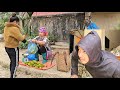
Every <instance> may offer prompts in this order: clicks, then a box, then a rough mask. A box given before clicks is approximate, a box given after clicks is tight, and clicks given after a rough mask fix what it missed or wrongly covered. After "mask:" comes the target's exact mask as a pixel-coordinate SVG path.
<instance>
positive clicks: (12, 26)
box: [4, 14, 26, 78]
mask: <svg viewBox="0 0 120 90" xmlns="http://www.w3.org/2000/svg"><path fill="white" fill-rule="evenodd" d="M25 38H26V35H22V34H21V32H20V26H19V18H18V17H17V16H16V14H13V15H12V17H10V19H9V22H7V23H6V24H5V28H4V42H5V50H6V52H7V54H8V56H9V58H10V74H11V75H10V78H14V77H15V73H16V69H17V67H18V63H19V48H18V46H19V42H20V41H23V42H25V41H26V40H25Z"/></svg>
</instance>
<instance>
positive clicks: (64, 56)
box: [56, 51, 71, 72]
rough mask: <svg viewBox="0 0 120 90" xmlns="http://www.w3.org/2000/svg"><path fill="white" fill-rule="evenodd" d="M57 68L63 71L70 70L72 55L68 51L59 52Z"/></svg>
mask: <svg viewBox="0 0 120 90" xmlns="http://www.w3.org/2000/svg"><path fill="white" fill-rule="evenodd" d="M56 63H57V70H58V71H62V72H68V71H70V64H71V62H70V55H69V53H68V51H61V52H58V54H57V56H56Z"/></svg>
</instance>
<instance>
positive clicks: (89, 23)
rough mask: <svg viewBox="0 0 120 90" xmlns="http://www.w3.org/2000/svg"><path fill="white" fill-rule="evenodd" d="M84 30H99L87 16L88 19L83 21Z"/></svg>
mask: <svg viewBox="0 0 120 90" xmlns="http://www.w3.org/2000/svg"><path fill="white" fill-rule="evenodd" d="M84 25H85V29H100V28H99V27H98V26H97V25H96V23H94V22H92V21H91V16H89V18H88V19H85V21H84Z"/></svg>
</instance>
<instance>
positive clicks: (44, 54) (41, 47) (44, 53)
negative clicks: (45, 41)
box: [38, 46, 48, 64]
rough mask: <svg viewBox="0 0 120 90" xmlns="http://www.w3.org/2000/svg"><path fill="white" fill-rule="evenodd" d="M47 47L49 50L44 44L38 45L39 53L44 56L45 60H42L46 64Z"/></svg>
mask: <svg viewBox="0 0 120 90" xmlns="http://www.w3.org/2000/svg"><path fill="white" fill-rule="evenodd" d="M46 49H47V50H48V48H47V47H46V48H45V47H44V46H38V53H39V54H40V55H42V57H43V61H42V63H43V64H45V63H46V62H47V61H48V60H47V59H46V56H47V53H46V52H47V51H46Z"/></svg>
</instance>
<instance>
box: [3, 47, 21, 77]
mask: <svg viewBox="0 0 120 90" xmlns="http://www.w3.org/2000/svg"><path fill="white" fill-rule="evenodd" d="M5 50H6V52H7V54H8V56H9V58H10V78H15V76H16V70H17V67H18V65H19V48H18V47H17V48H7V47H5Z"/></svg>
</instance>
